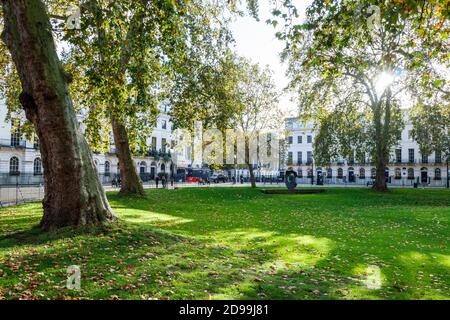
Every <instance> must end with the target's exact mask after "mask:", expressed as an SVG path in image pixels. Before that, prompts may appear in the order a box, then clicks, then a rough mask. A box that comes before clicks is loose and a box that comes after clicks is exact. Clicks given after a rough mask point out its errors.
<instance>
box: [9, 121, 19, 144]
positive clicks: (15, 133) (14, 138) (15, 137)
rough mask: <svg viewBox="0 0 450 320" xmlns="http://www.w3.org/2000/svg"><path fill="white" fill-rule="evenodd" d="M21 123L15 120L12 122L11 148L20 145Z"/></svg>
mask: <svg viewBox="0 0 450 320" xmlns="http://www.w3.org/2000/svg"><path fill="white" fill-rule="evenodd" d="M20 137H21V133H20V122H19V121H18V120H14V121H12V122H11V147H18V146H19V145H20Z"/></svg>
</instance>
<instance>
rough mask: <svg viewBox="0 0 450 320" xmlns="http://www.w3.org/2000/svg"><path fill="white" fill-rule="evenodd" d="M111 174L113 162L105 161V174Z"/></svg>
mask: <svg viewBox="0 0 450 320" xmlns="http://www.w3.org/2000/svg"><path fill="white" fill-rule="evenodd" d="M110 175H111V164H110V163H109V161H105V176H110Z"/></svg>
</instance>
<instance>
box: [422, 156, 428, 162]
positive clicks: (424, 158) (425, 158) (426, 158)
mask: <svg viewBox="0 0 450 320" xmlns="http://www.w3.org/2000/svg"><path fill="white" fill-rule="evenodd" d="M422 163H428V155H427V154H423V155H422Z"/></svg>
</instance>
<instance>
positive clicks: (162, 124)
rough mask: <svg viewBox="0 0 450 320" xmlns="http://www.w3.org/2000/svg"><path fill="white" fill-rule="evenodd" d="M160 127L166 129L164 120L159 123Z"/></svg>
mask: <svg viewBox="0 0 450 320" xmlns="http://www.w3.org/2000/svg"><path fill="white" fill-rule="evenodd" d="M161 127H162V128H163V129H167V121H166V120H162V122H161Z"/></svg>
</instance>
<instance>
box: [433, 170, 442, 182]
mask: <svg viewBox="0 0 450 320" xmlns="http://www.w3.org/2000/svg"><path fill="white" fill-rule="evenodd" d="M434 179H435V180H441V169H439V168H436V169H435V170H434Z"/></svg>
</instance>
